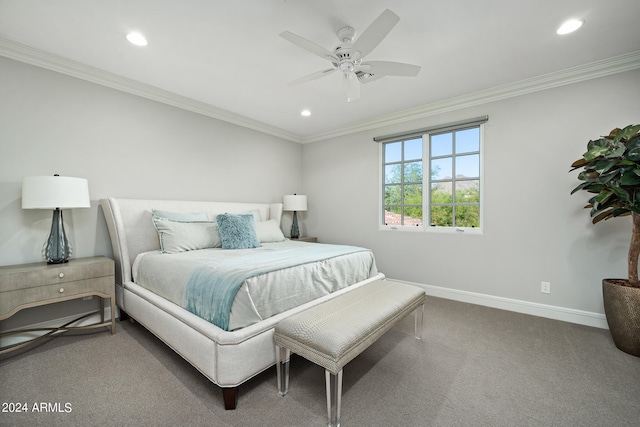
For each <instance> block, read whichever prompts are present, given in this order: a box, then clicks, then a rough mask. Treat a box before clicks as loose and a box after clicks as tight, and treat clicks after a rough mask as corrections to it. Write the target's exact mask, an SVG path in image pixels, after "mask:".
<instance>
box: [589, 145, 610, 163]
mask: <svg viewBox="0 0 640 427" xmlns="http://www.w3.org/2000/svg"><path fill="white" fill-rule="evenodd" d="M608 151H609V147H603V146H595V147H593V148H592V149H590V150H589V151H587V152H586V153H584V156H583V157H584V159H585V160H587V161H589V160H593V159H597V158H598V157H600V156H604V155H605V154H607V152H608Z"/></svg>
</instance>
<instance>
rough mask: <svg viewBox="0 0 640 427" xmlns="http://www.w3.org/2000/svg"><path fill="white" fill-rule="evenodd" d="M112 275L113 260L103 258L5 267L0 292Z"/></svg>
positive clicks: (1, 277)
mask: <svg viewBox="0 0 640 427" xmlns="http://www.w3.org/2000/svg"><path fill="white" fill-rule="evenodd" d="M113 275H114V264H113V260H111V259H109V258H103V257H95V258H81V259H78V260H72V261H71V262H69V263H65V264H52V265H46V264H43V263H35V264H24V265H15V266H7V267H3V268H2V275H1V276H0V292H7V291H14V290H21V289H24V288H29V287H32V286H41V285H49V284H51V285H54V284H55V285H57V284H60V285H62V284H64V283H67V282H75V281H78V280H85V279H93V278H97V277H106V276H113ZM3 297H4V295H3Z"/></svg>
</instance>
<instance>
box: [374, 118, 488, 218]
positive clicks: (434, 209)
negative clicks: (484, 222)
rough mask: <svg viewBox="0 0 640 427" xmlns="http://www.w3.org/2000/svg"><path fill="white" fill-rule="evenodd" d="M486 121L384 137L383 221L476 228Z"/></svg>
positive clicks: (479, 209)
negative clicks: (401, 136) (483, 129)
mask: <svg viewBox="0 0 640 427" xmlns="http://www.w3.org/2000/svg"><path fill="white" fill-rule="evenodd" d="M485 121H486V118H484V120H482V121H478V120H477V119H476V120H474V121H473V122H471V123H469V122H467V123H465V124H460V125H455V126H454V125H448V126H446V127H440V129H428V130H424V133H422V134H421V135H416V131H414V132H412V133H411V134H409V135H408V136H407V137H405V138H400V139H399V138H398V137H396V138H389V137H386V138H384V139H385V141H384V142H382V168H383V173H382V175H383V184H382V189H383V215H382V217H383V219H382V224H383V225H384V226H388V227H391V228H398V227H403V228H407V227H413V228H414V229H420V230H423V229H428V228H454V229H457V230H463V229H466V228H479V227H480V224H481V197H480V190H481V185H480V183H481V179H482V178H481V157H480V151H481V145H482V123H484V122H485ZM389 139H391V140H389ZM425 225H426V226H425Z"/></svg>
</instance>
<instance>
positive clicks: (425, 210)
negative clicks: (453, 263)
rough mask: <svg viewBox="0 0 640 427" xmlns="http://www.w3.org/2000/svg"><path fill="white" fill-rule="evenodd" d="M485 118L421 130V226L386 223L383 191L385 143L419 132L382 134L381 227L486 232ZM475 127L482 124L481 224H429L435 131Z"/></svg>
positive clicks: (480, 156) (383, 228)
mask: <svg viewBox="0 0 640 427" xmlns="http://www.w3.org/2000/svg"><path fill="white" fill-rule="evenodd" d="M485 122H486V119H485V120H484V121H483V122H481V123H473V124H472V123H469V124H466V125H465V124H464V123H461V124H458V123H456V124H451V125H447V126H441V127H439V128H435V129H429V130H425V131H424V132H422V150H423V153H422V167H423V171H422V179H423V182H422V219H423V223H422V226H421V227H417V226H397V225H385V223H384V220H385V200H384V194H385V158H384V154H385V153H384V149H385V143H392V142H399V141H406V140H409V139H415V138H416V137H417V136H418V135H416V132H415V131H414V132H410V133H407V135H406V136H404V137H396V138H394V137H393V136H391V137H380V139H381V140H382V141H381V143H380V144H379V145H380V147H379V160H380V161H379V167H378V170H379V174H380V175H379V178H378V183H379V203H378V206H379V218H378V224H379V229H380V230H382V231H399V232H414V233H415V232H420V233H450V234H472V235H473V234H475V235H477V234H483V230H484V226H483V224H484V124H485ZM473 127H478V128H479V138H480V141H479V151H480V152H479V162H480V165H479V169H480V172H479V173H480V176H479V180H480V182H479V190H480V202H479V205H480V206H479V212H480V219H479V226H478V227H459V226H455V227H453V226H452V227H442V226H439V227H435V226H431V225H430V224H428V223H427V222H426V221H425V220H426V219H428V216H429V212H430V208H431V206H430V192H431V162H430V160H431V158H430V152H429V148H430V144H429V141H430V136H431V135H434V134H441V133H446V132H454V131H457V130H464V129H469V128H473Z"/></svg>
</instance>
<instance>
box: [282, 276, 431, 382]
mask: <svg viewBox="0 0 640 427" xmlns="http://www.w3.org/2000/svg"><path fill="white" fill-rule="evenodd" d="M424 300H425V292H424V290H422V289H420V288H418V287H416V286H411V285H407V284H403V283H398V282H394V281H391V280H378V281H375V282H372V283H370V284H367V285H365V286H362V287H360V288H358V289H355V290H353V291H352V292H348V293H346V294H344V295H341V296H339V297H337V298H335V299H332V300H329V301H327V302H325V303H322V304H319V305H317V306H315V307H311V308H310V309H308V310H305V311H303V312H301V313H298V314H296V315H294V316H291V317H289V318H287V319H285V320H283V321H282V322H280V323H279V324H278V325H276V328H275V335H274V338H275V343H276V345H278V346H280V347H285V348H288V349H289V350H291V351H292V352H294V353H296V354H298V355H300V356H302V357H304V358H305V359H307V360H309V361H311V362H314V363H316V364H318V365H320V366H322V367H323V368H325V369H327V370H328V371H330V372H331V373H333V374H337V373H338V371H340V370H341V369H342V368H343V367H344V365H346V364H347V363H349V362H350V361H351V360H352V359H353V358H355V357H356V356H357V355H358V354H360V353H361V352H362V351H364V350H365V349H366V348H367V347H369V346H370V345H371V344H373V343H374V342H375V341H376V340H377V339H378V338H379V337H380V336H381V335H382V334H384V333H385V332H386V331H388V330H389V329H390V328H391V327H392V326H393V325H394V324H395V323H396V322H398V321H399V320H400V319H402V318H403V317H404V316H406V315H408V314H409V313H411V312H412V311H413V310H415V309H416V308H418V307H420V306H421V305H422V304H423V303H424Z"/></svg>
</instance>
